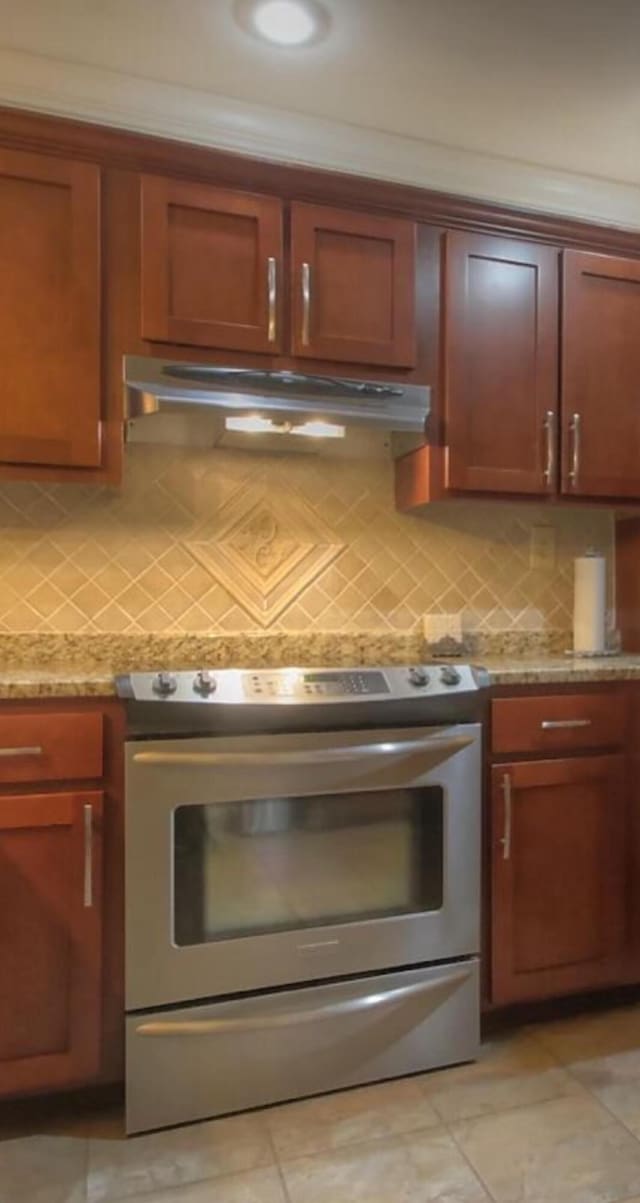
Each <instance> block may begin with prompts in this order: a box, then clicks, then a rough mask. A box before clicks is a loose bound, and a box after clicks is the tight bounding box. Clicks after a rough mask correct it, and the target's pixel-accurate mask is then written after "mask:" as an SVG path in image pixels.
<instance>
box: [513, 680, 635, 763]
mask: <svg viewBox="0 0 640 1203" xmlns="http://www.w3.org/2000/svg"><path fill="white" fill-rule="evenodd" d="M628 733H629V703H628V695H627V692H626V691H625V690H624V689H621V690H620V691H619V692H617V691H616V690H615V688H613V689H609V690H606V691H605V692H603V693H575V694H573V693H557V694H547V695H544V694H541V695H534V696H532V697H520V698H496V699H494V701H493V702H492V703H491V748H492V751H493V754H494V755H496V756H514V755H518V754H520V755H522V754H523V753H524V754H525V755H526V754H536V755H538V754H540V755H543V756H544V755H546V756H552V755H558V753H566V752H575V751H581V750H584V749H586V748H589V749H594V748H623V747H625V746H626V743H627V739H628Z"/></svg>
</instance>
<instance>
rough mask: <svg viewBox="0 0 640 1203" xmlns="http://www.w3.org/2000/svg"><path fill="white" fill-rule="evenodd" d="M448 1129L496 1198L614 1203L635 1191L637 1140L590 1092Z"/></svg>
mask: <svg viewBox="0 0 640 1203" xmlns="http://www.w3.org/2000/svg"><path fill="white" fill-rule="evenodd" d="M452 1132H453V1135H454V1137H455V1139H456V1141H457V1143H458V1145H459V1146H460V1148H461V1149H462V1151H463V1153H464V1154H465V1156H466V1157H467V1158H468V1160H469V1161H470V1163H471V1165H472V1166H473V1167H474V1169H475V1170H476V1172H477V1173H478V1174H479V1176H480V1178H481V1179H482V1181H483V1182H484V1183H485V1185H486V1186H487V1188H488V1190H489V1191H490V1193H491V1195H492V1196H493V1198H494V1199H495V1200H496V1201H497V1203H521V1201H524V1200H526V1203H612V1201H613V1200H621V1199H625V1198H626V1197H628V1196H631V1195H633V1194H634V1193H636V1194H637V1192H638V1190H639V1189H640V1144H639V1143H638V1141H636V1140H635V1139H634V1137H633V1136H632V1135H631V1134H630V1133H629V1132H627V1131H626V1130H625V1128H623V1127H622V1125H621V1124H619V1123H617V1122H616V1121H615V1120H614V1119H613V1117H612V1116H611V1115H610V1114H609V1112H608V1111H606V1110H605V1108H604V1107H601V1106H600V1105H599V1104H598V1103H597V1102H596V1101H595V1100H594V1099H590V1098H588V1097H585V1098H575V1099H572V1098H568V1099H554V1100H552V1101H551V1102H546V1103H539V1104H537V1105H535V1106H532V1107H518V1108H515V1109H513V1110H511V1111H503V1112H500V1113H499V1114H497V1115H491V1116H483V1117H482V1118H480V1119H471V1120H465V1121H463V1122H462V1123H458V1124H454V1125H453V1126H452Z"/></svg>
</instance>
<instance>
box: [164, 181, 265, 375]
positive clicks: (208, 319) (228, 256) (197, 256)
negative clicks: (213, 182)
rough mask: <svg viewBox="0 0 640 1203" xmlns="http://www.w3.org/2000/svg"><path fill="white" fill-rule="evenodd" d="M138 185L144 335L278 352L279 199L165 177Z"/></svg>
mask: <svg viewBox="0 0 640 1203" xmlns="http://www.w3.org/2000/svg"><path fill="white" fill-rule="evenodd" d="M141 187H142V212H141V220H142V264H141V270H142V337H143V338H148V339H150V340H151V341H152V342H166V343H178V344H180V343H183V344H185V345H191V346H196V347H211V348H220V349H222V350H230V351H267V352H272V353H275V352H276V351H279V350H280V348H281V329H282V322H281V320H280V319H281V305H280V293H281V288H280V285H281V271H282V205H281V203H280V201H279V200H276V199H275V198H273V197H270V196H251V195H249V194H245V193H242V192H225V191H223V190H222V189H220V188H213V187H211V186H210V185H208V184H192V183H189V182H184V181H182V180H169V179H164V178H163V177H162V176H143V178H142V184H141Z"/></svg>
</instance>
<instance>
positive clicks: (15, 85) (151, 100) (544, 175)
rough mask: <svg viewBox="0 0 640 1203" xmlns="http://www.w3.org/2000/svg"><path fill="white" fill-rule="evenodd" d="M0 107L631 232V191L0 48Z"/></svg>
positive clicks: (634, 219) (639, 205) (637, 199)
mask: <svg viewBox="0 0 640 1203" xmlns="http://www.w3.org/2000/svg"><path fill="white" fill-rule="evenodd" d="M0 104H3V105H5V106H7V107H10V108H19V109H26V110H30V111H31V112H37V113H46V114H52V115H55V116H58V117H69V118H75V119H76V120H80V121H85V122H87V121H89V122H93V123H95V124H98V125H103V126H107V127H112V128H113V127H115V128H117V129H125V130H130V131H134V132H136V133H142V134H149V135H152V136H155V137H161V138H170V139H175V140H177V141H180V142H185V143H191V144H192V145H197V146H202V147H210V148H216V149H219V150H226V151H232V152H235V153H239V154H243V155H248V156H251V157H252V158H257V159H266V160H269V161H276V162H281V163H287V164H292V165H302V166H305V167H316V168H321V169H323V170H329V171H333V172H340V173H343V174H348V175H356V176H368V177H371V178H374V179H379V180H386V181H390V182H393V183H398V184H408V185H412V186H414V187H418V188H424V189H429V190H434V191H438V192H445V193H451V194H455V195H458V196H462V197H472V198H475V199H477V200H483V201H488V202H491V203H495V204H498V205H510V206H515V207H516V208H522V209H529V210H530V209H535V210H538V211H542V212H546V213H550V214H557V215H559V216H563V217H568V218H575V219H578V220H581V221H591V222H598V223H602V224H605V225H612V226H616V227H619V228H622V229H626V230H636V229H640V187H638V186H636V185H633V184H626V183H621V182H617V181H608V180H605V179H600V178H598V177H596V176H586V175H577V174H574V173H573V172H568V171H561V170H558V169H554V168H551V167H545V166H540V165H536V164H534V163H527V162H524V161H519V160H516V159H507V158H501V157H497V156H491V155H483V154H478V153H476V152H475V151H469V150H462V149H456V148H454V147H447V146H442V145H438V144H436V143H433V142H428V141H422V140H421V139H416V138H406V137H402V136H400V135H396V134H389V133H384V132H382V131H379V130H374V129H367V128H364V127H360V126H355V125H350V124H348V123H347V122H337V121H328V120H324V119H322V118H319V117H310V116H307V115H304V114H300V113H294V112H290V111H287V110H285V109H279V108H273V107H269V106H267V105H265V106H263V105H253V104H247V103H245V102H244V101H239V100H233V99H231V98H229V97H225V96H218V95H216V94H214V93H210V92H204V91H199V90H196V89H193V88H186V87H181V86H178V85H175V84H169V83H162V82H158V81H156V80H151V79H145V78H140V77H136V76H130V75H125V74H123V73H121V72H117V71H109V70H105V69H104V68H97V67H92V66H87V65H84V64H81V63H71V62H65V61H62V60H59V59H54V58H47V57H44V56H42V55H35V54H29V53H26V52H23V51H17V50H7V49H0Z"/></svg>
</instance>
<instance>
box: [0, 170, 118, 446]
mask: <svg viewBox="0 0 640 1203" xmlns="http://www.w3.org/2000/svg"><path fill="white" fill-rule="evenodd" d="M0 276H1V277H2V285H3V286H2V288H1V289H0V329H1V330H2V403H1V404H0V464H3V463H4V464H7V465H21V464H33V465H50V466H56V467H58V466H59V467H60V468H65V467H66V468H97V467H99V465H100V462H101V346H100V338H101V328H100V322H101V290H100V170H99V168H98V167H97V166H94V165H92V164H90V163H77V162H74V161H73V160H70V159H61V158H55V157H53V156H49V155H44V154H26V153H22V152H20V151H12V150H4V149H0Z"/></svg>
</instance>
